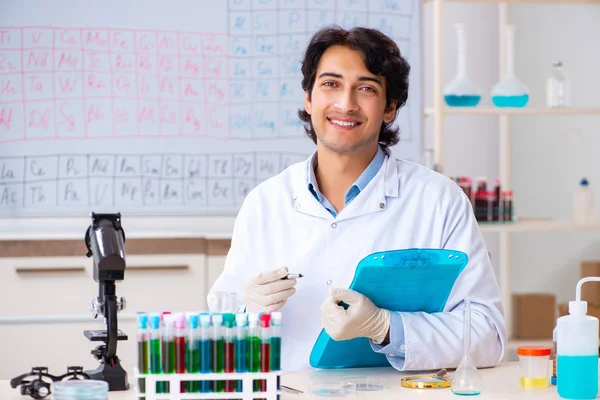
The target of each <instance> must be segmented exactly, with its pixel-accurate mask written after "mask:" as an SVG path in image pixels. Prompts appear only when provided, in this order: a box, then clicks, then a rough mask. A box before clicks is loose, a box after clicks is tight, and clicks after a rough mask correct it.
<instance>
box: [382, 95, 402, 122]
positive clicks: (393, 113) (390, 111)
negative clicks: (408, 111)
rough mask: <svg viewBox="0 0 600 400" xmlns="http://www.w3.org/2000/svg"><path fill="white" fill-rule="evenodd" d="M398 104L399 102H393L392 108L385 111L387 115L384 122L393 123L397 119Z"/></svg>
mask: <svg viewBox="0 0 600 400" xmlns="http://www.w3.org/2000/svg"><path fill="white" fill-rule="evenodd" d="M396 104H398V101H396V100H392V102H391V103H390V106H389V107H388V108H387V110H385V113H384V114H383V121H384V122H385V123H390V122H392V121H393V120H394V118H395V117H396Z"/></svg>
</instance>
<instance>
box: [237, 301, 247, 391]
mask: <svg viewBox="0 0 600 400" xmlns="http://www.w3.org/2000/svg"><path fill="white" fill-rule="evenodd" d="M235 327H236V333H235V372H247V371H248V361H247V355H248V350H247V347H248V346H247V341H246V335H247V331H248V320H247V316H246V314H245V313H239V314H236V315H235ZM242 389H243V388H242V381H237V382H236V384H235V391H236V392H241V391H242Z"/></svg>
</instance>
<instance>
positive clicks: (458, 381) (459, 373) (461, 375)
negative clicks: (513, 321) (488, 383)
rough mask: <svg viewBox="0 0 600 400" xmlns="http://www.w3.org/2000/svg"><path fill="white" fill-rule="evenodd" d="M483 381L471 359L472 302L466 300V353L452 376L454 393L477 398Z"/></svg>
mask: <svg viewBox="0 0 600 400" xmlns="http://www.w3.org/2000/svg"><path fill="white" fill-rule="evenodd" d="M482 386H483V380H482V378H481V374H480V372H479V371H478V370H477V366H476V365H475V362H474V361H473V358H471V301H470V300H469V299H465V318H464V352H463V358H462V360H461V362H460V364H459V365H458V368H457V369H456V371H455V372H454V374H453V375H452V384H451V388H452V392H453V393H454V394H456V395H460V396H475V395H478V394H479V393H481V388H482Z"/></svg>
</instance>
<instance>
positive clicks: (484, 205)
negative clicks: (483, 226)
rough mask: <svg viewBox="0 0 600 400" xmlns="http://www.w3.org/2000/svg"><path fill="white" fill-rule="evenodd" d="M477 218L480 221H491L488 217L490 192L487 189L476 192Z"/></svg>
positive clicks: (475, 209)
mask: <svg viewBox="0 0 600 400" xmlns="http://www.w3.org/2000/svg"><path fill="white" fill-rule="evenodd" d="M473 208H474V211H475V219H476V220H477V221H479V222H487V221H489V217H488V215H489V214H488V210H489V206H488V192H487V191H485V190H480V191H477V192H475V204H474V207H473Z"/></svg>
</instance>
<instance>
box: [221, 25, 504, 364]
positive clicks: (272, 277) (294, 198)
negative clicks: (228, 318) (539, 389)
mask: <svg viewBox="0 0 600 400" xmlns="http://www.w3.org/2000/svg"><path fill="white" fill-rule="evenodd" d="M302 74H303V76H304V78H303V80H302V87H303V89H304V91H305V93H306V95H305V101H304V107H305V109H304V110H300V111H299V116H300V118H301V119H302V121H303V122H304V123H305V130H306V133H307V135H308V136H309V137H310V138H311V139H312V140H313V141H314V142H315V143H316V145H317V150H316V152H315V153H314V154H313V155H312V156H311V157H310V158H309V159H308V160H307V161H306V162H303V163H298V164H295V165H292V166H290V167H289V168H288V169H286V170H285V171H283V172H282V173H280V174H279V175H277V176H275V177H273V178H271V179H269V180H267V181H265V182H263V183H262V184H260V185H258V186H257V187H256V188H255V189H254V190H253V191H251V192H250V193H249V194H248V196H247V198H246V199H245V201H244V203H243V205H242V207H241V209H240V211H239V214H238V217H237V220H236V223H235V228H234V232H233V238H232V243H231V249H230V251H229V254H228V255H227V259H226V262H225V269H224V271H223V273H222V274H221V276H220V277H219V278H218V280H217V281H216V283H215V285H214V286H213V288H212V289H211V292H214V291H219V290H229V291H235V292H237V293H238V295H239V298H240V299H241V300H242V302H241V304H240V307H245V309H246V311H248V312H261V311H265V312H266V311H273V310H279V309H280V310H281V311H282V312H283V313H284V316H285V323H284V327H283V338H284V340H283V350H282V357H281V358H282V363H283V368H284V369H287V370H290V369H303V368H310V364H309V356H310V352H311V350H312V347H313V345H314V343H315V340H316V338H317V336H318V335H319V332H320V331H321V329H322V328H325V330H326V331H327V333H328V334H329V335H330V336H331V337H332V338H333V339H335V340H345V339H351V338H355V337H367V338H370V339H371V345H372V348H373V351H376V352H380V353H383V354H386V355H387V359H388V361H389V362H390V364H391V365H392V366H393V367H395V368H396V369H399V370H416V369H436V368H442V367H456V366H457V365H458V364H459V361H460V358H461V355H462V353H463V349H462V347H463V346H462V333H461V332H462V330H463V328H462V326H463V310H464V299H465V298H466V297H469V298H470V299H471V309H472V319H471V321H472V343H473V344H472V346H473V358H474V360H475V362H476V363H477V365H478V366H492V365H495V364H496V363H498V362H499V361H500V360H501V358H502V355H503V349H504V343H505V341H506V327H505V322H504V318H503V315H502V305H501V299H500V292H499V288H498V285H497V282H496V279H495V277H494V273H493V269H492V266H491V263H490V260H489V257H488V253H487V250H486V246H485V244H484V242H483V239H482V236H481V233H480V231H479V228H478V225H477V223H476V221H475V218H474V216H473V212H472V208H471V204H470V202H469V200H468V199H467V197H466V196H465V195H464V194H463V192H462V190H461V189H460V188H459V187H458V186H457V185H455V184H454V183H452V182H451V181H450V180H449V179H447V178H446V177H444V176H442V175H440V174H437V173H435V172H432V171H430V170H428V169H426V168H424V167H421V166H420V165H417V164H413V163H410V162H406V161H403V160H400V159H397V158H395V157H394V156H393V155H392V153H391V152H390V150H389V149H388V147H389V146H392V145H394V144H396V143H397V142H398V132H397V130H394V129H393V128H392V122H393V121H394V119H395V116H396V113H397V111H398V109H399V108H400V107H402V106H403V105H404V104H405V102H406V99H407V95H408V74H409V66H408V64H407V63H406V61H405V60H404V59H403V58H402V56H401V55H400V52H399V50H398V47H397V46H396V44H395V43H394V42H393V41H391V40H390V39H389V38H387V37H386V36H384V35H383V34H381V33H380V32H378V31H375V30H371V29H365V28H354V29H352V30H350V31H346V30H344V29H340V28H328V29H324V30H321V31H319V32H317V33H316V34H315V35H314V37H313V38H312V40H311V42H310V44H309V45H308V48H307V50H306V53H305V56H304V59H303V63H302ZM415 247H417V248H442V249H444V248H446V249H452V250H459V251H462V252H465V253H466V254H467V255H468V257H469V263H468V265H467V266H466V267H465V269H464V270H463V272H462V273H461V275H460V276H459V277H458V279H457V281H456V283H455V286H454V288H453V290H452V292H451V294H450V297H449V298H448V301H447V303H446V306H445V309H444V311H443V312H441V313H435V314H427V313H422V312H390V311H388V310H383V309H379V308H378V307H376V306H375V305H374V304H373V303H372V302H371V301H370V300H369V299H368V298H366V297H365V296H363V295H362V294H359V293H357V292H354V291H351V290H349V289H345V288H348V287H349V285H350V283H351V281H352V278H353V276H354V270H355V268H356V265H357V264H358V262H359V261H360V260H361V259H362V258H363V257H365V256H367V255H369V254H371V253H373V252H376V251H383V250H395V249H403V248H415ZM288 272H289V273H302V274H303V275H304V277H303V278H302V279H300V280H295V279H282V278H284V277H286V276H287V274H288ZM340 301H344V302H346V303H348V304H350V308H349V309H348V310H344V309H343V308H342V307H341V306H338V303H339V302H340Z"/></svg>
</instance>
